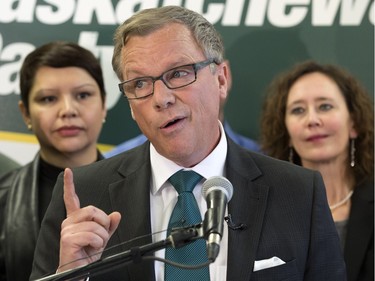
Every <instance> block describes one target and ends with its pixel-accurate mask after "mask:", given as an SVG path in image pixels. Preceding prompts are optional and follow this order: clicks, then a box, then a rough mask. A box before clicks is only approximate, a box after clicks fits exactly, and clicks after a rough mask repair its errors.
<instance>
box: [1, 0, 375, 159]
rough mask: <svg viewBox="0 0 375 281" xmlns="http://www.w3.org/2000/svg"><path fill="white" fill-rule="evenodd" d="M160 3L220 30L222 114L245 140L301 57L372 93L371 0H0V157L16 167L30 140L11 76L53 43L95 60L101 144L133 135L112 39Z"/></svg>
mask: <svg viewBox="0 0 375 281" xmlns="http://www.w3.org/2000/svg"><path fill="white" fill-rule="evenodd" d="M165 5H180V6H185V7H187V8H190V9H192V10H195V11H197V12H199V13H201V14H203V15H204V16H205V17H206V18H207V19H208V20H209V21H210V22H212V23H213V24H214V25H215V26H216V27H217V29H218V30H219V31H220V33H221V34H222V36H223V38H224V43H225V45H226V50H227V52H226V55H227V57H228V59H229V60H230V63H231V69H232V75H233V87H232V91H231V93H230V98H229V101H228V104H227V107H226V118H227V119H228V120H229V122H230V123H231V125H232V127H233V129H235V130H236V131H238V132H240V133H242V134H243V135H246V136H249V137H251V138H254V139H257V136H258V132H259V127H258V122H259V113H260V107H261V106H260V105H261V101H262V95H263V93H264V91H265V88H266V86H267V85H268V83H269V82H270V81H271V79H272V78H273V77H274V76H275V75H276V74H277V73H279V72H280V71H282V70H284V69H286V68H288V67H290V66H291V65H292V64H294V63H296V62H298V61H301V60H305V59H315V60H318V61H320V62H323V63H335V64H339V65H341V66H343V67H345V68H346V69H348V70H349V71H350V72H351V73H353V74H354V75H355V76H356V77H357V78H358V79H360V80H361V81H362V82H363V84H364V85H365V87H366V88H367V89H368V91H369V93H370V95H371V96H373V92H374V17H375V10H374V1H370V0H227V1H223V0H222V1H213V0H185V1H182V0H180V1H179V0H165V1H156V0H143V1H141V0H122V1H114V0H112V1H111V0H64V1H59V0H44V1H39V0H17V1H16V0H1V1H0V152H3V153H5V154H7V155H9V156H12V157H13V156H14V157H13V158H16V159H17V160H19V159H21V162H25V161H28V160H29V158H27V157H24V156H23V157H21V156H20V157H17V154H19V155H20V154H21V153H22V152H20V151H22V150H20V149H19V147H18V145H17V146H15V145H14V144H15V143H16V144H20V143H28V144H30V138H24V137H22V136H24V135H23V134H29V132H28V131H27V129H26V126H25V125H24V123H23V121H22V118H21V115H20V113H19V110H18V106H17V103H18V100H19V86H18V83H19V81H18V79H19V77H18V71H19V69H20V66H21V64H22V61H23V59H24V57H25V56H26V55H27V54H28V53H29V52H30V51H32V50H33V49H34V48H35V47H37V46H39V45H41V44H44V43H46V42H48V41H52V40H69V41H74V42H78V43H79V44H80V45H81V46H83V47H86V48H88V49H90V50H91V51H92V52H93V53H94V54H95V56H96V57H97V58H98V59H99V60H100V62H101V65H102V67H103V70H104V76H105V83H106V90H107V93H108V98H107V108H108V116H107V122H106V124H105V126H104V128H103V130H102V134H101V136H100V143H102V144H109V145H115V144H118V143H120V142H122V141H124V140H126V139H129V138H131V137H134V136H135V135H137V134H138V133H139V130H138V128H137V126H136V124H135V123H134V121H133V120H132V119H131V115H130V112H129V107H128V104H127V101H126V100H125V99H124V98H122V97H121V95H120V93H119V91H118V88H117V83H118V81H117V78H116V77H115V75H114V73H113V71H112V67H111V58H112V50H113V46H112V35H113V32H114V30H115V28H116V27H117V26H118V24H120V23H122V22H123V21H124V20H125V19H127V18H128V17H129V16H131V15H132V14H134V13H135V12H136V11H138V10H140V9H145V8H151V7H157V6H165ZM20 134H21V135H20ZM26 136H27V135H26ZM31 142H34V144H35V140H34V141H33V140H31ZM26 149H28V150H30V148H29V147H26ZM33 151H35V150H33ZM31 154H32V153H31Z"/></svg>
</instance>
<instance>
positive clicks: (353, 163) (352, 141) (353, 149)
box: [350, 139, 355, 168]
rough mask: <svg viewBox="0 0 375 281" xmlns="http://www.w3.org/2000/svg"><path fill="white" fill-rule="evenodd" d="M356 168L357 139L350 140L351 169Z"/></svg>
mask: <svg viewBox="0 0 375 281" xmlns="http://www.w3.org/2000/svg"><path fill="white" fill-rule="evenodd" d="M354 166H355V139H350V167H352V168H353V167H354Z"/></svg>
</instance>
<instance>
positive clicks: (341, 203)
mask: <svg viewBox="0 0 375 281" xmlns="http://www.w3.org/2000/svg"><path fill="white" fill-rule="evenodd" d="M352 195H353V190H351V191H350V192H349V193H348V195H346V197H345V198H344V199H342V200H341V201H340V202H338V203H336V204H334V205H332V206H329V208H330V209H331V211H333V210H335V209H337V208H338V207H340V206H342V205H344V204H345V203H346V202H347V201H348V200H349V199H350V197H352Z"/></svg>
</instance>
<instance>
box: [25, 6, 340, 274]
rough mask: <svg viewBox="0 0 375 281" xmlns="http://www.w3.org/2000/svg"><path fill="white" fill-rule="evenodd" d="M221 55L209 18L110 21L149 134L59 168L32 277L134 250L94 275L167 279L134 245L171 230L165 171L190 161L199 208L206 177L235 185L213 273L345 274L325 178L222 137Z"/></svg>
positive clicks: (159, 14)
mask: <svg viewBox="0 0 375 281" xmlns="http://www.w3.org/2000/svg"><path fill="white" fill-rule="evenodd" d="M223 56H224V48H223V43H222V41H221V38H220V36H219V34H218V33H217V32H216V30H215V29H214V27H213V26H212V25H211V24H210V23H209V22H207V20H205V19H204V18H203V17H202V16H201V15H199V14H197V13H195V12H192V11H190V10H187V9H184V8H181V7H175V6H173V7H163V8H156V9H149V10H143V11H141V12H139V13H137V14H136V15H134V16H133V17H131V18H129V19H128V20H126V21H125V22H124V24H122V25H121V26H120V27H119V28H118V29H117V31H116V34H115V49H114V56H113V60H112V64H113V68H114V70H115V71H116V73H117V75H118V77H119V78H120V80H121V81H124V82H122V83H120V89H121V91H122V92H123V93H124V95H125V97H126V98H127V99H128V101H129V105H130V108H131V111H132V116H133V118H134V120H135V121H136V122H137V124H138V125H139V127H140V129H141V131H142V133H143V134H144V135H145V136H147V138H148V140H149V141H147V142H146V143H145V144H143V145H141V146H139V147H137V148H135V149H133V150H130V151H127V152H124V153H123V154H120V155H117V156H114V157H112V158H110V159H106V160H103V161H101V162H98V163H95V164H92V165H89V166H86V167H82V168H77V169H74V170H73V172H72V171H71V170H70V169H66V170H65V174H64V178H63V177H62V176H60V177H59V179H58V181H57V184H56V186H55V191H54V195H53V198H52V201H51V204H50V206H49V208H48V210H47V214H46V215H45V219H44V221H43V223H42V228H41V231H40V235H39V237H38V243H37V249H36V252H35V256H34V258H35V259H34V266H33V273H32V276H31V279H35V278H39V277H41V276H44V275H48V274H51V273H54V272H56V270H57V272H64V271H66V270H68V269H72V268H77V267H80V266H85V265H87V264H90V263H92V262H94V261H97V260H98V259H99V258H100V257H102V258H103V257H108V256H111V255H112V254H114V253H118V252H121V251H125V250H128V249H133V254H134V260H135V263H125V262H123V263H121V264H118V265H117V266H113V267H112V268H110V270H108V271H105V272H102V273H101V274H99V275H95V276H91V277H90V281H92V280H170V279H168V276H166V277H165V278H164V273H165V270H164V263H162V262H159V261H157V262H154V261H153V258H158V259H159V260H160V258H164V250H162V251H158V252H156V253H150V255H149V256H146V257H144V256H143V255H142V257H141V256H140V255H137V251H134V249H138V250H139V248H137V247H140V246H142V245H146V244H150V243H152V242H157V241H161V240H162V239H163V238H165V237H166V233H165V232H161V231H162V230H165V229H166V228H167V227H168V221H169V217H170V216H171V213H172V210H173V208H174V205H175V204H176V201H178V200H179V199H177V198H178V195H177V192H176V190H174V188H173V186H172V185H171V182H170V180H169V179H170V177H171V176H172V175H174V173H176V172H177V171H179V170H190V171H194V172H196V173H198V174H200V175H201V176H202V177H203V179H202V180H201V181H200V182H199V183H198V184H197V186H196V187H195V189H194V191H193V192H194V197H195V199H196V201H197V205H198V207H199V211H200V213H201V214H204V213H205V211H206V209H207V205H206V202H205V199H204V198H203V196H202V195H201V192H200V190H201V189H202V183H203V182H204V180H205V179H208V178H210V177H212V176H225V177H226V178H228V179H229V181H231V183H232V184H233V186H234V194H233V198H232V199H231V201H230V202H229V204H228V211H227V213H228V214H230V215H231V218H232V221H230V222H229V223H228V226H226V225H225V227H224V234H223V237H222V240H221V243H220V252H219V255H218V257H217V258H216V260H215V261H214V262H213V263H211V264H210V266H209V274H210V277H211V280H215V281H218V280H345V278H346V277H345V265H344V262H343V258H342V254H341V250H340V245H339V240H338V236H337V232H336V229H335V226H334V224H333V220H332V217H331V215H330V211H329V208H328V205H327V200H326V195H325V189H324V185H323V182H322V179H321V176H320V175H319V174H318V173H317V172H314V171H310V170H306V169H304V168H302V167H297V166H294V165H293V164H290V163H286V162H282V161H278V160H275V159H272V158H269V157H267V156H264V155H261V154H256V153H254V152H251V151H247V150H245V149H243V148H241V147H239V146H238V145H237V144H235V143H234V142H233V141H232V140H230V139H229V138H227V137H226V134H225V131H224V129H223V126H222V124H221V123H220V121H219V120H218V115H219V103H220V99H222V98H225V97H226V95H227V86H228V84H227V82H228V81H227V77H228V66H227V64H226V62H225V61H224V58H223ZM159 80H161V81H159ZM73 175H74V180H73ZM108 214H109V215H108ZM150 233H155V235H153V236H151V235H149V234H150ZM138 253H139V251H138ZM198 254H199V253H196V255H198ZM174 280H176V279H174ZM178 280H189V279H186V278H183V277H181V278H179V279H178ZM206 280H208V279H206Z"/></svg>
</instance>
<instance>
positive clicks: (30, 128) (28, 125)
mask: <svg viewBox="0 0 375 281" xmlns="http://www.w3.org/2000/svg"><path fill="white" fill-rule="evenodd" d="M27 129H28V130H29V131H31V130H32V129H33V126H32V125H31V124H30V123H29V124H27Z"/></svg>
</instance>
